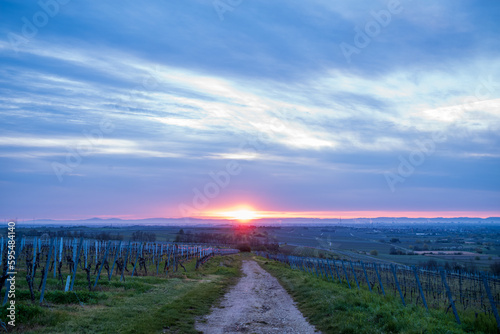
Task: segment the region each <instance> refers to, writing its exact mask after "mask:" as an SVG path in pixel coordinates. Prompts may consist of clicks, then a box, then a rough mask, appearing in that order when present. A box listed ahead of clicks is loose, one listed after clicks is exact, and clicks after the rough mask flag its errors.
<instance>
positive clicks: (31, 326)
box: [0, 255, 241, 333]
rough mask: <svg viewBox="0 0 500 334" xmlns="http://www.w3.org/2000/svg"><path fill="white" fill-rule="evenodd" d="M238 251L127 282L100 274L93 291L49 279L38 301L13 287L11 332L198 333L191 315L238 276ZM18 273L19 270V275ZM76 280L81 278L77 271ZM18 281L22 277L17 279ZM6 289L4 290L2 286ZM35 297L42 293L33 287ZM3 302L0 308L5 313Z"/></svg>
mask: <svg viewBox="0 0 500 334" xmlns="http://www.w3.org/2000/svg"><path fill="white" fill-rule="evenodd" d="M240 265H241V256H238V255H232V256H225V257H215V258H212V259H211V260H210V261H208V262H207V263H206V264H205V265H203V266H202V267H201V268H199V269H198V270H195V268H194V266H195V264H194V261H191V262H189V263H186V264H185V266H186V269H187V272H184V271H179V272H177V273H174V274H169V278H166V277H165V276H164V275H163V276H161V275H160V276H137V277H127V278H126V281H125V282H119V281H118V279H117V278H113V279H112V280H111V282H108V280H107V279H102V280H101V281H100V282H99V285H98V287H97V288H96V290H95V291H92V292H88V291H85V288H84V286H75V290H76V292H75V293H64V292H62V291H60V290H56V287H57V286H58V283H57V281H56V280H54V279H49V280H48V282H47V292H46V294H45V301H44V304H43V305H42V306H39V304H38V302H36V303H33V304H32V303H31V301H30V300H29V291H28V290H27V289H23V287H22V285H21V284H19V287H17V291H16V307H17V310H16V311H17V319H16V328H15V329H14V330H13V331H14V332H23V333H197V331H196V330H195V329H194V323H195V319H196V317H198V316H201V315H204V314H207V313H208V312H209V310H210V307H211V305H212V304H213V303H215V302H216V301H217V300H218V299H219V298H220V297H221V296H222V295H223V294H224V293H225V292H226V290H227V289H228V288H229V287H230V286H231V285H232V284H234V283H235V282H236V281H237V278H238V277H239V276H240ZM18 277H19V279H20V278H21V276H20V275H19V276H18ZM77 282H81V283H82V284H83V283H85V279H84V278H83V277H81V278H80V279H79V280H78V281H77ZM19 283H21V282H19ZM4 291H5V290H4ZM36 297H37V301H38V299H39V297H40V295H39V293H38V292H36ZM5 315H6V308H5V307H2V308H1V309H0V316H1V319H6V316H5Z"/></svg>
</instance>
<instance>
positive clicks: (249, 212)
mask: <svg viewBox="0 0 500 334" xmlns="http://www.w3.org/2000/svg"><path fill="white" fill-rule="evenodd" d="M218 215H219V216H221V217H224V218H226V219H231V220H238V221H240V222H248V221H251V220H254V219H256V218H259V214H258V213H257V211H255V210H253V209H251V208H248V207H247V208H241V207H240V208H235V209H229V210H228V211H222V212H219V213H218Z"/></svg>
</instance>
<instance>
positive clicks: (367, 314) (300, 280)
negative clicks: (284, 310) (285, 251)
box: [256, 257, 497, 334]
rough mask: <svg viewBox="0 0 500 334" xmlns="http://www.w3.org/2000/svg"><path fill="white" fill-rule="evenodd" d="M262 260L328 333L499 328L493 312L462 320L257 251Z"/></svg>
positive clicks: (438, 331)
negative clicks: (317, 274) (404, 303)
mask: <svg viewBox="0 0 500 334" xmlns="http://www.w3.org/2000/svg"><path fill="white" fill-rule="evenodd" d="M256 260H257V261H258V262H259V263H260V264H261V266H262V267H263V268H264V269H265V270H267V271H268V272H269V273H271V274H272V275H273V276H275V277H276V278H278V280H279V281H280V283H281V284H282V285H283V287H284V288H285V289H286V290H287V291H288V292H289V293H290V294H291V295H292V296H293V298H294V299H295V301H296V302H297V303H298V307H299V309H300V310H301V311H302V313H303V314H304V315H305V316H306V317H308V319H309V321H310V322H311V323H312V324H313V325H315V326H316V328H317V329H319V330H321V331H322V332H324V333H356V334H361V333H497V329H496V323H495V320H494V318H493V317H486V316H485V315H484V314H479V315H478V316H477V317H476V316H475V315H474V314H473V313H471V314H467V315H465V316H464V315H462V316H461V320H462V325H461V326H460V325H458V324H456V322H455V319H454V317H453V315H452V313H451V312H448V314H445V312H444V311H443V310H430V312H426V311H425V309H424V308H422V307H417V306H407V307H403V306H402V305H401V301H400V300H398V299H396V298H393V297H391V296H387V297H383V296H380V295H377V294H375V293H370V292H369V291H368V290H364V289H361V290H357V289H352V290H350V289H349V288H348V287H347V285H345V283H344V284H338V283H332V282H328V281H325V280H322V279H320V278H316V277H314V276H312V275H310V274H307V273H304V272H302V271H298V270H292V269H290V268H289V267H288V266H286V265H285V264H282V263H279V262H275V261H269V260H266V259H264V258H260V257H256Z"/></svg>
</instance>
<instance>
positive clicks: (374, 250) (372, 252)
mask: <svg viewBox="0 0 500 334" xmlns="http://www.w3.org/2000/svg"><path fill="white" fill-rule="evenodd" d="M370 255H373V256H377V255H378V251H377V250H376V249H372V250H371V251H370Z"/></svg>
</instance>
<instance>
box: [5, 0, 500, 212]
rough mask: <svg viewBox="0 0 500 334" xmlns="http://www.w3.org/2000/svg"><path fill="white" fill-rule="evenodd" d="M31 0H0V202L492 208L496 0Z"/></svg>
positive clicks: (497, 98)
mask: <svg viewBox="0 0 500 334" xmlns="http://www.w3.org/2000/svg"><path fill="white" fill-rule="evenodd" d="M40 3H41V4H42V5H40ZM40 3H38V2H37V1H32V0H29V1H6V0H4V1H2V2H1V3H0V64H1V67H0V131H1V132H0V166H1V167H0V217H1V218H4V219H9V218H13V217H18V218H20V219H30V218H33V217H34V218H59V219H71V218H75V219H76V218H87V217H93V216H99V217H123V218H141V217H180V216H185V215H191V216H206V215H213V214H214V212H215V213H216V212H220V211H221V210H226V209H227V208H235V207H240V206H241V207H247V208H252V209H254V210H258V211H262V212H267V214H270V215H275V216H276V215H280V214H282V215H288V216H294V215H295V216H320V217H326V216H332V217H337V216H339V215H343V216H349V215H351V216H360V217H362V216H373V217H375V216H378V215H380V216H383V215H386V214H393V215H398V216H404V215H413V216H429V217H430V216H464V215H468V216H482V217H484V216H494V215H500V172H499V171H500V168H499V167H500V150H499V142H500V135H499V133H500V132H499V128H500V123H499V120H500V56H499V55H500V39H499V38H498V36H500V21H498V13H500V3H499V2H497V1H483V2H472V1H439V2H435V1H419V2H416V1H403V0H402V1H400V2H397V1H343V2H332V1H323V0H312V1H307V2H306V1H281V0H279V1H272V2H271V1H260V0H255V1H249V0H243V1H238V0H232V1H229V0H220V1H219V0H217V1H195V0H192V1H177V0H174V1H146V2H137V1H85V2H77V1H75V0H71V1H68V0H60V1H56V0H47V1H44V0H42V1H41V2H40ZM346 50H347V51H346ZM228 166H231V167H232V169H231V168H229V169H231V171H232V172H233V173H232V174H231V173H230V172H229V171H228ZM210 173H215V174H217V175H219V179H218V182H219V183H217V182H216V180H214V177H212V176H210ZM212 175H213V174H212ZM226 176H228V177H226ZM226 180H227V182H226Z"/></svg>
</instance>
